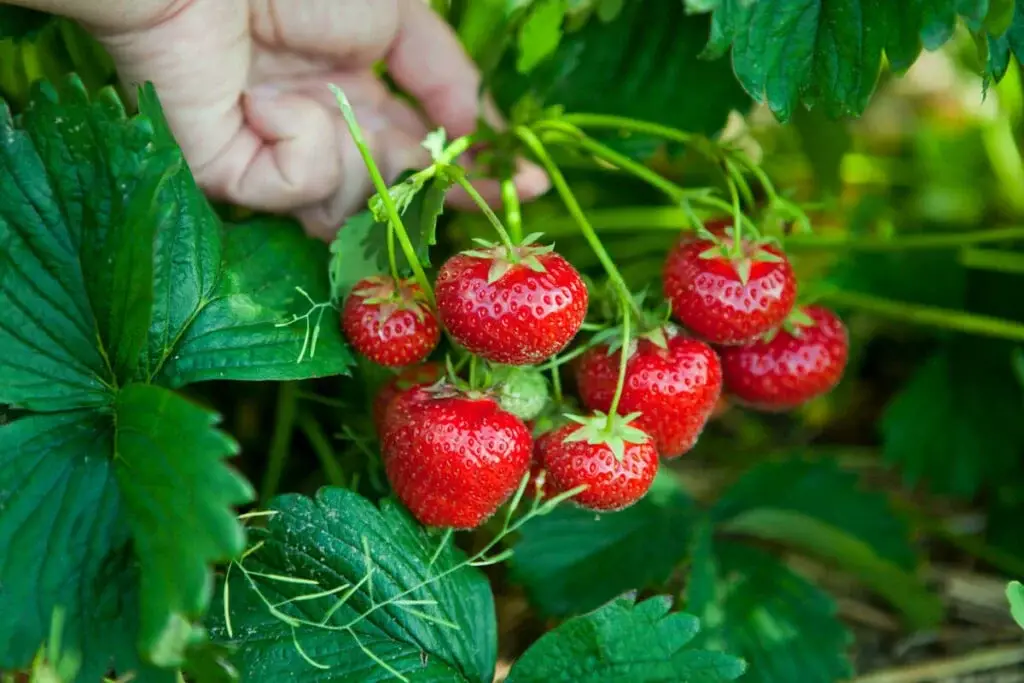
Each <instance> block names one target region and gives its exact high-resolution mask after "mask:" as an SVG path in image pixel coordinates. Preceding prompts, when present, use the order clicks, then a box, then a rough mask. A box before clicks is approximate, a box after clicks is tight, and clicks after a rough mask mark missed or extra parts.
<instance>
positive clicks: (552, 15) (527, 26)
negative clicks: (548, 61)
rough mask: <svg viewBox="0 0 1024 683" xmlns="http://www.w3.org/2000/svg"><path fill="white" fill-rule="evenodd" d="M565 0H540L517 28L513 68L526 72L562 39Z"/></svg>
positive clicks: (565, 8)
mask: <svg viewBox="0 0 1024 683" xmlns="http://www.w3.org/2000/svg"><path fill="white" fill-rule="evenodd" d="M567 9H568V8H567V7H566V3H565V0H539V1H538V2H536V3H535V4H534V5H533V7H532V8H531V9H530V14H529V15H528V16H527V17H526V21H524V22H523V24H522V25H521V26H520V27H519V36H518V47H519V50H518V55H517V57H516V70H517V71H519V73H522V74H527V73H530V72H531V71H533V69H534V67H536V66H537V65H538V64H540V63H541V62H543V61H544V59H545V58H547V57H548V56H549V55H551V54H552V53H553V52H554V51H555V50H556V49H557V48H558V43H559V42H560V41H561V40H562V22H564V21H565V13H566V10H567Z"/></svg>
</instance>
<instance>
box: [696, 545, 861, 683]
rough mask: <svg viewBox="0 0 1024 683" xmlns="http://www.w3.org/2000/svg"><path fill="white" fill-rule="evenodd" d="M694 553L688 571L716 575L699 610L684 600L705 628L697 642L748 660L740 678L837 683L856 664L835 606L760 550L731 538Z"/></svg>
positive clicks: (765, 682) (754, 682)
mask: <svg viewBox="0 0 1024 683" xmlns="http://www.w3.org/2000/svg"><path fill="white" fill-rule="evenodd" d="M705 547H706V552H704V553H695V554H694V556H693V557H692V559H691V572H698V573H700V574H703V575H707V576H708V577H709V578H710V577H715V581H714V595H713V596H708V597H711V598H712V599H709V600H708V602H707V603H706V604H705V606H704V609H703V610H698V609H696V608H695V606H692V605H691V604H690V603H689V602H687V605H686V609H687V610H690V611H693V612H694V613H695V614H696V615H697V616H698V617H699V618H700V619H701V623H702V624H703V626H704V628H703V630H702V631H701V633H700V634H699V635H698V636H697V639H696V643H695V644H696V645H697V646H698V647H706V648H709V649H713V650H724V651H726V652H728V653H730V654H733V655H735V656H737V657H741V658H742V659H744V660H745V661H746V662H747V666H748V669H747V673H746V675H745V676H744V678H743V681H744V683H793V681H800V683H835V681H842V680H847V678H849V677H850V676H851V675H852V674H853V667H852V666H851V665H850V662H849V660H848V659H847V656H846V650H847V647H848V645H849V643H850V640H851V635H850V633H849V632H848V631H847V630H846V627H845V626H844V625H843V623H842V622H841V621H840V620H839V619H838V618H837V616H836V604H835V602H834V601H833V600H832V599H831V598H830V597H829V596H828V594H827V593H825V592H823V591H822V590H821V589H819V588H818V587H816V586H814V585H813V584H811V583H809V582H808V581H806V580H805V579H803V578H802V577H800V576H798V575H797V574H795V573H793V572H792V571H791V570H790V569H788V568H787V567H786V566H785V565H783V564H781V563H780V562H779V561H778V560H776V559H775V558H774V557H772V556H771V555H770V554H768V553H766V552H765V551H763V550H759V549H756V548H752V547H746V546H743V545H740V544H738V543H734V542H730V541H717V542H715V543H714V545H713V546H712V545H710V544H708V545H707V546H705Z"/></svg>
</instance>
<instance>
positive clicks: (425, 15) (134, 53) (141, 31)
mask: <svg viewBox="0 0 1024 683" xmlns="http://www.w3.org/2000/svg"><path fill="white" fill-rule="evenodd" d="M143 4H144V3H139V5H135V6H134V7H133V10H134V9H135V8H138V7H139V6H141V5H143ZM159 4H160V5H161V8H160V11H159V12H153V13H150V14H149V15H148V16H138V15H139V12H138V11H135V12H134V13H133V16H131V17H129V15H128V14H127V13H126V12H120V13H119V14H118V16H119V20H116V21H110V20H108V19H106V18H103V19H102V20H96V21H92V22H88V21H87V23H88V24H89V27H90V29H91V30H92V31H93V33H94V34H95V35H96V37H97V38H98V39H99V40H100V41H101V42H102V43H103V44H104V45H105V46H106V47H107V49H108V50H109V51H110V53H111V55H112V56H113V58H114V60H115V62H116V63H117V66H118V70H119V73H120V75H121V77H122V79H123V80H124V81H125V82H126V83H129V84H130V83H137V82H143V81H147V80H148V81H152V82H153V83H154V84H155V86H156V89H157V94H158V95H159V96H160V99H161V102H162V103H163V106H164V110H165V113H166V115H167V118H168V121H169V122H170V125H171V128H172V129H173V131H174V133H175V136H176V137H177V139H178V142H179V144H180V145H181V148H182V150H183V151H184V153H185V157H186V159H187V160H188V162H189V164H190V166H191V168H192V171H193V173H194V174H195V176H196V179H197V180H198V182H199V184H200V185H201V186H202V187H203V188H204V189H205V190H206V191H207V192H208V193H209V194H210V195H211V196H213V197H215V198H218V199H223V200H227V201H230V202H232V203H236V204H240V205H243V206H247V207H250V208H253V209H257V210H263V211H272V212H281V213H292V214H294V215H295V216H296V217H298V218H299V219H300V220H301V221H302V223H303V224H304V226H305V227H306V229H307V231H308V232H310V233H311V234H315V235H317V236H319V237H323V238H331V237H333V235H334V233H335V231H336V230H337V228H338V227H339V226H340V225H341V223H342V222H343V220H344V219H345V217H347V216H348V215H350V214H352V213H354V212H356V211H358V210H359V209H360V208H361V206H362V205H364V204H365V201H366V199H367V197H368V196H369V194H370V192H371V191H372V190H371V188H372V185H371V183H370V179H369V175H368V173H367V171H366V169H365V167H364V165H363V161H362V159H361V157H360V155H359V152H358V149H357V148H356V146H355V143H354V142H353V140H352V137H351V135H350V134H349V132H348V129H347V127H346V126H345V123H344V121H343V119H342V118H341V115H340V113H339V112H338V108H337V103H336V101H335V99H334V96H333V95H332V93H331V92H330V91H329V89H328V87H327V85H328V84H329V83H334V84H336V85H338V86H339V87H341V88H342V90H344V91H345V93H346V95H347V96H348V98H349V100H350V101H351V103H352V106H353V108H354V109H355V112H356V116H357V118H358V120H359V122H360V124H361V126H362V127H363V129H364V132H365V134H366V137H367V140H368V142H369V144H370V148H371V150H372V151H373V155H374V158H375V160H376V161H377V163H378V165H379V166H380V168H381V171H382V173H383V174H384V176H385V180H388V181H389V182H390V181H393V180H394V179H395V178H396V177H397V176H398V174H399V173H401V172H402V171H403V170H405V169H408V168H419V167H422V166H426V165H427V164H429V163H430V158H429V155H428V154H427V152H426V150H425V149H423V148H422V147H421V145H420V143H421V142H422V141H423V139H424V137H425V136H426V134H427V132H428V131H429V130H430V129H432V128H436V127H438V126H443V127H444V128H445V129H446V131H447V133H448V136H449V139H453V138H455V137H458V136H461V135H465V134H468V133H471V132H472V131H473V130H474V129H475V128H476V122H477V117H478V116H479V114H480V109H481V107H480V103H479V101H478V89H479V85H480V75H479V73H478V72H477V70H476V68H475V66H474V65H473V63H472V61H471V60H470V59H469V57H468V56H467V55H466V54H465V52H464V51H463V49H462V46H461V45H460V44H459V42H458V40H457V38H456V36H455V35H454V34H453V32H452V31H451V30H450V28H449V27H448V25H447V24H446V23H445V22H444V21H443V20H442V19H441V18H440V17H438V16H437V15H436V14H435V13H434V12H433V11H432V10H431V9H430V8H429V7H428V6H427V5H426V4H425V3H424V2H423V0H174V1H173V2H168V0H159ZM125 7H128V5H125ZM380 60H384V61H385V63H386V64H387V67H388V72H389V74H390V75H391V77H392V78H393V79H394V80H395V82H397V83H398V85H399V86H401V88H402V89H403V90H405V91H406V92H408V93H409V94H411V95H412V96H413V97H415V98H416V99H417V100H418V101H419V102H420V103H421V105H422V107H423V110H424V111H425V114H426V119H427V120H424V117H423V116H421V115H420V114H419V113H418V112H417V111H416V110H414V109H413V108H412V107H410V106H409V105H408V104H406V103H404V102H402V101H400V100H399V99H397V98H396V97H394V96H393V95H392V94H391V93H390V92H389V91H388V89H387V87H386V86H385V85H384V83H383V82H382V81H381V80H380V79H379V78H378V77H377V76H376V75H375V74H374V73H373V71H372V70H371V69H372V67H373V65H374V63H375V62H378V61H380ZM484 109H485V111H484V115H485V117H487V118H488V119H489V120H491V121H496V120H497V118H498V117H497V114H496V111H495V110H494V108H493V106H492V105H489V104H485V105H484ZM475 185H476V187H477V189H478V190H479V191H480V193H481V194H482V195H483V196H484V198H486V199H487V200H488V202H491V203H497V202H498V201H499V197H500V191H499V187H498V184H497V182H496V181H492V180H479V181H475ZM516 186H517V189H518V190H519V192H520V194H521V196H522V197H523V198H524V199H529V198H533V197H535V196H537V195H539V194H541V193H543V192H544V191H545V190H546V189H547V187H548V180H547V177H546V175H545V174H544V173H543V171H542V170H541V169H540V168H538V167H536V166H534V165H533V164H529V163H526V162H521V163H520V165H519V168H518V172H517V175H516ZM449 201H450V202H451V203H453V204H455V205H458V206H462V207H471V206H474V205H473V203H472V202H471V201H470V200H469V198H468V197H467V196H466V195H465V194H464V193H463V192H462V190H461V189H459V188H456V189H455V190H453V191H452V192H451V194H450V195H449Z"/></svg>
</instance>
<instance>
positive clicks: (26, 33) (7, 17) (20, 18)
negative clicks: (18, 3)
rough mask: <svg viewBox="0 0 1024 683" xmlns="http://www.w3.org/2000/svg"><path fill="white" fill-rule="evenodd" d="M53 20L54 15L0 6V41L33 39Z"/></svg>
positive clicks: (4, 5) (22, 8)
mask: <svg viewBox="0 0 1024 683" xmlns="http://www.w3.org/2000/svg"><path fill="white" fill-rule="evenodd" d="M51 19H53V15H52V14H47V13H46V12H38V11H36V10H32V9H25V8H24V7H12V6H11V5H7V4H3V5H0V40H4V39H7V38H14V39H15V40H19V39H21V38H31V37H32V36H34V35H35V34H36V33H38V32H39V31H40V30H42V29H43V27H45V26H46V25H47V24H49V23H50V20H51Z"/></svg>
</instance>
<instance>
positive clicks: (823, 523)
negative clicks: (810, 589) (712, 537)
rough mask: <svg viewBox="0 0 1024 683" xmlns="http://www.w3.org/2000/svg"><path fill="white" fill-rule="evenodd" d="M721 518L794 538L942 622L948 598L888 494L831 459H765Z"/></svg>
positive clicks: (917, 616) (918, 615)
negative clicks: (925, 568) (925, 567)
mask: <svg viewBox="0 0 1024 683" xmlns="http://www.w3.org/2000/svg"><path fill="white" fill-rule="evenodd" d="M712 514H713V515H714V517H715V519H716V520H717V523H718V524H719V525H721V527H722V529H723V530H726V531H728V532H730V533H743V534H749V535H751V536H755V537H757V538H760V539H764V540H771V541H773V542H778V543H784V544H788V545H790V546H792V547H795V548H798V549H799V550H801V551H803V552H806V553H809V554H811V555H814V556H816V557H818V558H822V559H824V560H826V561H828V562H831V563H833V564H834V565H835V567H836V569H837V570H839V571H847V572H850V573H851V574H854V575H856V576H857V577H858V578H859V579H861V580H862V581H863V582H864V583H865V584H867V585H868V586H869V587H871V588H872V589H873V590H875V591H876V592H878V593H879V594H880V595H882V596H883V597H885V598H886V599H887V600H889V601H890V602H891V603H893V604H894V605H896V606H897V607H898V608H899V609H900V610H901V611H902V612H903V613H904V614H905V615H906V616H907V618H908V620H909V621H910V622H911V623H912V624H914V625H915V626H916V627H920V628H926V627H930V626H934V625H935V624H936V623H937V622H938V621H939V620H940V619H941V617H942V604H941V602H940V600H939V598H938V596H935V595H933V594H931V593H930V592H928V591H927V590H926V589H925V587H924V584H923V581H922V580H921V579H919V578H918V577H917V576H916V575H915V573H914V569H915V568H916V565H917V562H918V558H917V556H916V553H915V552H914V549H913V547H912V546H911V545H910V538H909V528H908V526H907V524H906V522H905V521H904V520H903V519H902V518H900V517H898V516H896V514H895V512H894V511H893V510H892V509H891V508H890V506H889V505H888V503H887V501H886V500H885V497H884V496H883V495H881V494H878V493H871V492H868V491H865V490H863V489H862V488H861V487H860V485H859V482H858V481H857V478H856V477H855V476H854V475H852V474H850V473H847V472H843V471H842V470H840V469H839V468H838V466H836V464H835V463H833V462H829V461H822V462H811V461H806V460H802V459H800V458H794V459H792V460H788V461H781V462H775V463H765V464H762V465H760V466H758V467H756V468H754V469H753V470H751V471H749V472H748V473H747V474H745V475H744V476H743V477H741V478H740V479H739V480H738V481H737V482H736V483H735V484H733V486H732V487H730V489H729V490H727V491H726V493H725V494H724V495H723V497H722V498H721V499H720V500H719V501H718V503H717V504H716V506H715V508H714V510H713V513H712Z"/></svg>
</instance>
